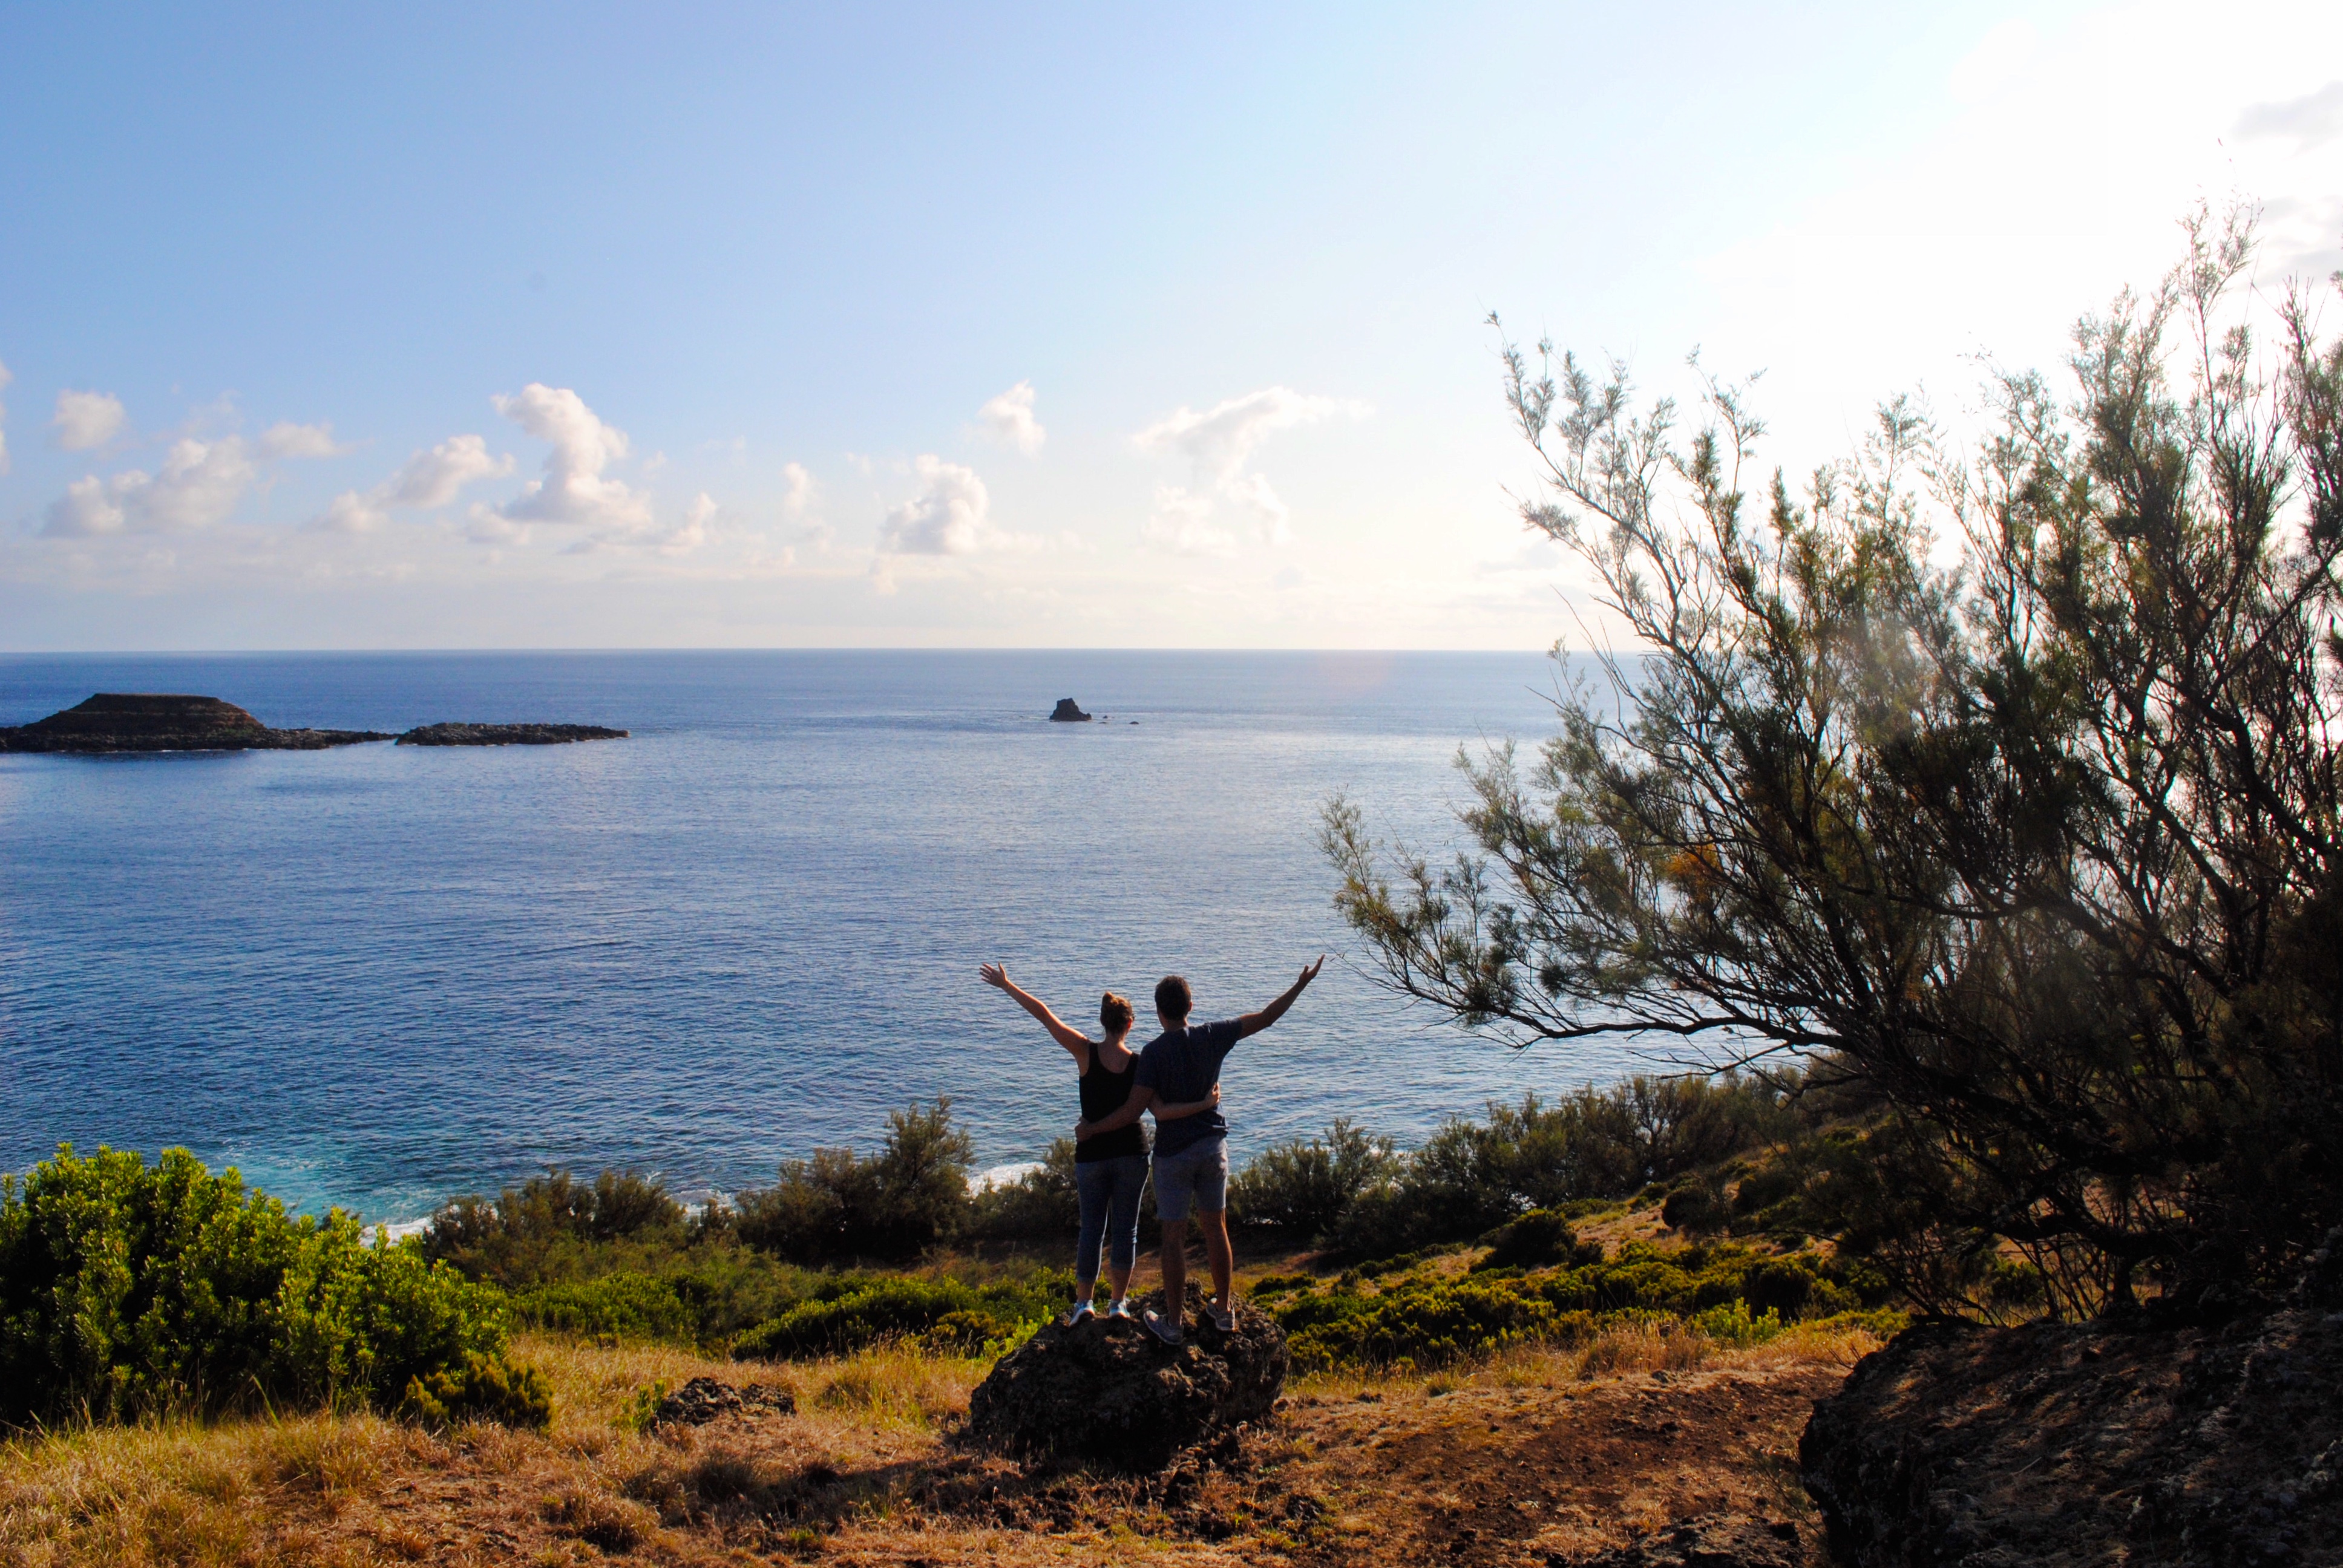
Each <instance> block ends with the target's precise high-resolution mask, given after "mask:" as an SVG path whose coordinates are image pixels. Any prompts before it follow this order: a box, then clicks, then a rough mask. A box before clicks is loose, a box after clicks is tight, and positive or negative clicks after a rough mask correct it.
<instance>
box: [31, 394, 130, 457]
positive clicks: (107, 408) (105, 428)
mask: <svg viewBox="0 0 2343 1568" xmlns="http://www.w3.org/2000/svg"><path fill="white" fill-rule="evenodd" d="M123 418H124V416H123V411H122V399H121V398H119V397H114V396H113V395H112V394H110V393H106V392H60V393H58V394H57V411H56V417H55V418H53V419H51V420H50V421H49V428H50V429H51V430H52V431H53V432H54V435H53V436H52V437H51V439H53V440H55V442H56V444H57V446H58V447H60V448H62V449H63V450H65V451H67V452H86V451H88V450H89V449H90V448H91V447H103V446H105V445H106V443H107V442H108V441H111V440H113V439H114V437H116V435H118V434H120V433H121V430H122V424H123Z"/></svg>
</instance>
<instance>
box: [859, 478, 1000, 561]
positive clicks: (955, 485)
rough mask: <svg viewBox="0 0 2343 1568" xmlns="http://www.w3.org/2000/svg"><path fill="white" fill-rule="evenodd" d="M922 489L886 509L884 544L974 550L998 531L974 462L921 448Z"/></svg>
mask: <svg viewBox="0 0 2343 1568" xmlns="http://www.w3.org/2000/svg"><path fill="white" fill-rule="evenodd" d="M913 472H915V473H916V474H917V475H918V476H919V479H920V493H919V494H918V495H916V496H914V497H912V498H910V500H908V501H905V502H904V503H903V504H902V505H901V506H900V507H897V508H895V509H894V510H893V511H891V512H889V513H888V514H887V521H886V523H885V525H884V526H883V527H881V528H880V530H879V548H880V549H881V550H883V551H886V552H888V553H889V554H892V555H907V556H972V555H974V554H976V553H977V552H978V551H979V550H981V549H984V548H987V547H988V542H989V541H990V539H992V538H996V537H998V532H999V531H998V530H997V529H995V528H993V527H992V524H991V522H990V519H989V518H988V517H987V516H986V514H987V513H988V512H989V511H990V509H991V505H992V501H991V498H990V496H988V495H987V494H986V493H985V489H984V481H983V480H982V479H980V478H978V477H976V470H975V469H973V468H963V467H960V465H959V464H958V463H947V462H944V461H942V460H941V459H940V458H938V457H931V456H928V455H926V454H922V455H921V456H920V459H919V461H918V462H917V463H915V464H914V465H913Z"/></svg>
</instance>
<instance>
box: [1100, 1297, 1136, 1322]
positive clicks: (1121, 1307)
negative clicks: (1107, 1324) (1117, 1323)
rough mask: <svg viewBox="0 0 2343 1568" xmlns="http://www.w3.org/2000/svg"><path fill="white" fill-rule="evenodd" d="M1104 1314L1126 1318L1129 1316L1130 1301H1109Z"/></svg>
mask: <svg viewBox="0 0 2343 1568" xmlns="http://www.w3.org/2000/svg"><path fill="white" fill-rule="evenodd" d="M1106 1315H1107V1316H1108V1317H1111V1318H1123V1319H1126V1320H1127V1319H1128V1318H1129V1317H1130V1316H1131V1303H1130V1302H1128V1301H1124V1300H1121V1299H1118V1300H1116V1301H1114V1302H1110V1303H1109V1304H1108V1306H1107V1309H1106Z"/></svg>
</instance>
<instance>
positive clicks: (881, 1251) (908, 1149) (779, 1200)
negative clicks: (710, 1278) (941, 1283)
mask: <svg viewBox="0 0 2343 1568" xmlns="http://www.w3.org/2000/svg"><path fill="white" fill-rule="evenodd" d="M887 1121H888V1132H887V1141H886V1142H885V1144H884V1145H883V1146H882V1147H881V1148H880V1151H879V1152H878V1153H877V1154H876V1155H874V1156H872V1157H871V1158H870V1159H868V1160H859V1159H857V1158H856V1157H855V1155H854V1151H852V1150H850V1149H820V1150H816V1151H814V1155H813V1158H812V1159H810V1160H792V1161H789V1162H788V1163H787V1164H785V1165H783V1166H782V1167H781V1173H780V1180H779V1181H778V1182H776V1183H775V1184H774V1185H773V1186H771V1187H769V1188H767V1189H765V1190H763V1191H751V1192H743V1193H741V1194H740V1200H739V1217H738V1219H737V1220H736V1221H734V1225H735V1229H736V1230H737V1231H738V1233H739V1238H740V1240H741V1241H744V1242H746V1243H748V1244H749V1245H750V1246H752V1247H760V1248H763V1249H765V1250H766V1251H772V1252H777V1253H779V1254H780V1255H782V1256H784V1257H788V1258H790V1259H793V1260H798V1261H808V1262H820V1261H829V1260H832V1259H838V1258H857V1257H866V1258H890V1257H894V1258H899V1257H910V1256H911V1255H913V1254H915V1253H917V1252H919V1251H921V1250H922V1249H924V1248H927V1247H930V1246H932V1245H934V1244H935V1243H936V1242H938V1241H943V1240H945V1239H947V1238H949V1237H950V1236H952V1235H954V1234H957V1233H958V1231H960V1226H961V1225H962V1224H963V1223H964V1222H965V1221H966V1220H967V1219H968V1211H969V1194H968V1171H969V1166H970V1164H971V1163H972V1162H973V1161H974V1160H975V1158H976V1145H975V1144H974V1142H973V1141H970V1138H969V1136H968V1134H967V1133H965V1132H962V1131H959V1130H957V1129H955V1128H954V1127H953V1126H952V1124H951V1101H950V1100H949V1099H941V1098H940V1099H938V1100H937V1101H935V1103H934V1104H933V1105H932V1106H930V1107H926V1108H922V1107H920V1106H918V1105H913V1106H910V1107H907V1108H906V1109H904V1110H901V1111H894V1112H891V1113H890V1115H889V1116H888V1119H887Z"/></svg>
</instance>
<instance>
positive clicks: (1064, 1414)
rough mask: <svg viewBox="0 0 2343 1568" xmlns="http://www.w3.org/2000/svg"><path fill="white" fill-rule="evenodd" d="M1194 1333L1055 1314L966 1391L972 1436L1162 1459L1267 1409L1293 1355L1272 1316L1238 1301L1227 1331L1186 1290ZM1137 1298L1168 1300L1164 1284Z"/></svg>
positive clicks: (1022, 1453)
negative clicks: (1171, 1339) (1176, 1338)
mask: <svg viewBox="0 0 2343 1568" xmlns="http://www.w3.org/2000/svg"><path fill="white" fill-rule="evenodd" d="M1188 1302H1189V1312H1188V1321H1189V1325H1190V1326H1189V1330H1188V1337H1187V1342H1186V1343H1184V1344H1182V1345H1181V1346H1179V1347H1177V1348H1176V1349H1175V1348H1173V1347H1172V1346H1169V1345H1165V1344H1163V1343H1161V1342H1159V1341H1158V1340H1157V1339H1156V1338H1155V1336H1154V1335H1152V1334H1151V1333H1149V1332H1147V1329H1146V1327H1145V1325H1144V1324H1142V1323H1141V1322H1139V1321H1138V1320H1137V1319H1136V1318H1128V1319H1124V1318H1091V1319H1089V1320H1086V1321H1084V1322H1080V1323H1076V1324H1073V1325H1071V1326H1068V1325H1065V1324H1062V1323H1058V1322H1051V1323H1048V1324H1045V1325H1044V1326H1043V1327H1042V1329H1041V1332H1039V1333H1036V1334H1035V1335H1034V1336H1033V1337H1032V1339H1031V1340H1029V1341H1027V1342H1026V1343H1025V1344H1024V1345H1023V1346H1022V1347H1021V1348H1020V1349H1019V1350H1017V1351H1016V1352H1013V1353H1012V1354H1010V1355H1008V1356H1005V1357H1003V1358H1002V1359H1001V1362H1000V1363H999V1364H998V1365H996V1366H995V1367H994V1368H993V1369H992V1372H991V1375H990V1376H988V1377H987V1378H986V1379H985V1380H984V1381H983V1382H980V1383H979V1384H978V1385H977V1387H976V1392H975V1394H974V1395H973V1396H972V1397H971V1398H970V1401H969V1420H968V1434H969V1437H970V1440H971V1441H972V1442H977V1443H979V1444H981V1445H982V1446H984V1447H987V1448H990V1449H994V1450H996V1451H998V1452H1003V1453H1009V1454H1013V1455H1016V1456H1018V1457H1021V1458H1027V1459H1050V1460H1055V1461H1059V1462H1066V1463H1075V1464H1083V1465H1089V1466H1092V1467H1095V1468H1099V1469H1107V1470H1127V1471H1141V1470H1160V1469H1161V1468H1163V1467H1164V1466H1165V1465H1166V1464H1168V1463H1169V1462H1171V1460H1172V1456H1173V1455H1174V1454H1176V1453H1178V1452H1180V1451H1181V1450H1182V1449H1186V1448H1192V1447H1194V1446H1195V1445H1197V1444H1198V1443H1202V1442H1209V1441H1210V1440H1212V1438H1214V1437H1216V1436H1219V1435H1221V1434H1222V1433H1225V1432H1230V1431H1232V1430H1233V1429H1234V1428H1236V1427H1238V1426H1241V1425H1242V1424H1244V1423H1246V1422H1257V1421H1261V1420H1262V1419H1264V1418H1265V1417H1267V1416H1268V1414H1269V1413H1270V1411H1271V1410H1272V1407H1274V1406H1275V1404H1276V1403H1277V1398H1278V1395H1279V1394H1280V1393H1281V1392H1282V1391H1283V1390H1284V1387H1285V1378H1286V1373H1287V1372H1288V1371H1289V1370H1290V1369H1291V1366H1292V1358H1291V1357H1290V1356H1289V1355H1288V1354H1287V1352H1286V1348H1285V1335H1284V1333H1283V1332H1282V1331H1281V1330H1280V1329H1279V1328H1278V1326H1277V1324H1276V1323H1274V1322H1272V1321H1271V1320H1270V1319H1269V1317H1268V1316H1267V1315H1266V1314H1264V1313H1262V1312H1257V1311H1255V1310H1254V1309H1253V1308H1252V1307H1250V1306H1248V1305H1246V1304H1244V1303H1243V1302H1239V1303H1238V1305H1237V1312H1236V1327H1235V1329H1234V1330H1233V1331H1232V1332H1228V1333H1222V1332H1220V1331H1219V1330H1218V1329H1216V1328H1214V1327H1212V1323H1211V1322H1210V1320H1209V1319H1206V1318H1204V1316H1203V1295H1202V1292H1201V1291H1199V1290H1198V1289H1197V1288H1196V1287H1195V1286H1193V1285H1191V1286H1190V1287H1189V1291H1188ZM1134 1305H1136V1306H1141V1307H1153V1308H1154V1309H1156V1310H1157V1311H1159V1312H1160V1311H1161V1307H1162V1293H1161V1292H1155V1293H1154V1294H1152V1295H1151V1296H1149V1297H1148V1298H1146V1299H1145V1300H1144V1301H1143V1302H1138V1303H1134Z"/></svg>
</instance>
